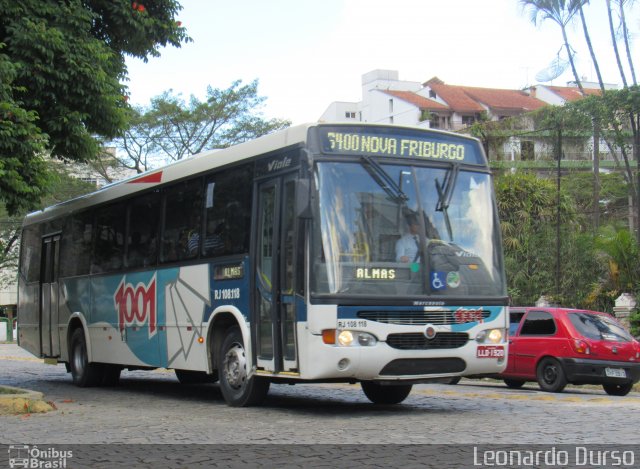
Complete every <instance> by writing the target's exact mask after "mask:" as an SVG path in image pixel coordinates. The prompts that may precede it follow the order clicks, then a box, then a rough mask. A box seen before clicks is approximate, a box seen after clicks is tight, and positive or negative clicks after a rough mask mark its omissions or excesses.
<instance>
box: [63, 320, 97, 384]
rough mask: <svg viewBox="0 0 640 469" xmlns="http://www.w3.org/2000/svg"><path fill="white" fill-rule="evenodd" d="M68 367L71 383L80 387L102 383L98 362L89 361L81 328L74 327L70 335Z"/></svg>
mask: <svg viewBox="0 0 640 469" xmlns="http://www.w3.org/2000/svg"><path fill="white" fill-rule="evenodd" d="M70 355H71V356H70V359H69V367H70V368H71V377H72V378H73V384H75V385H76V386H79V387H81V388H86V387H90V386H98V385H100V384H101V383H102V367H101V365H100V364H99V363H89V356H88V355H87V341H86V339H85V337H84V331H83V330H82V329H80V328H79V329H76V330H75V331H73V334H72V335H71V354H70Z"/></svg>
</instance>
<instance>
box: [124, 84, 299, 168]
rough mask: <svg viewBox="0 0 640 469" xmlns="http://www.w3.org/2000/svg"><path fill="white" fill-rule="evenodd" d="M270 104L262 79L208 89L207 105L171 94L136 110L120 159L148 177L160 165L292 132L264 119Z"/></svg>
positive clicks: (277, 121)
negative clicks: (261, 93) (260, 88)
mask: <svg viewBox="0 0 640 469" xmlns="http://www.w3.org/2000/svg"><path fill="white" fill-rule="evenodd" d="M265 99H266V98H264V97H261V96H258V82H257V80H256V81H253V82H251V83H250V84H248V85H243V84H242V82H241V81H235V82H234V83H232V84H231V86H230V87H229V88H227V89H218V88H212V87H208V88H207V97H206V99H205V100H204V101H200V100H199V99H198V98H196V97H195V96H193V95H192V96H191V97H190V98H189V101H188V102H185V101H184V100H183V99H182V98H181V97H180V96H179V95H174V94H173V93H172V92H171V91H167V92H165V93H163V94H162V95H160V96H157V97H155V98H153V99H152V100H151V105H150V107H149V108H148V109H143V108H136V109H134V110H133V111H132V113H131V116H130V119H131V126H130V128H129V129H128V130H127V131H126V132H125V135H124V137H123V138H122V139H119V140H117V141H116V143H117V144H118V146H119V147H120V149H121V150H123V151H124V153H125V154H126V157H125V158H120V160H121V162H122V163H123V164H124V165H125V166H126V167H129V168H132V169H135V170H137V171H138V172H142V171H145V170H147V169H150V168H151V167H153V166H154V164H155V165H158V164H160V163H161V162H167V161H176V160H181V159H183V158H185V157H187V156H190V155H194V154H196V153H200V152H202V151H204V150H210V149H214V148H226V147H228V146H231V145H235V144H238V143H242V142H245V141H247V140H251V139H254V138H256V137H260V136H262V135H265V134H268V133H270V132H273V131H275V130H280V129H283V128H285V127H288V126H289V125H290V122H288V121H285V120H280V119H271V120H265V119H263V118H262V116H261V114H260V108H261V107H262V105H263V103H264V101H265ZM154 157H155V160H154Z"/></svg>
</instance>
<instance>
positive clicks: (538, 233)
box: [495, 173, 578, 305]
mask: <svg viewBox="0 0 640 469" xmlns="http://www.w3.org/2000/svg"><path fill="white" fill-rule="evenodd" d="M495 189H496V197H497V203H498V211H499V214H500V220H501V226H502V239H503V247H504V251H505V269H506V272H507V281H508V288H509V291H510V292H511V295H512V301H513V303H514V304H523V305H526V304H533V303H534V302H535V300H536V299H537V298H538V297H540V295H542V294H545V295H551V294H553V293H555V291H556V258H557V256H556V219H557V208H556V207H557V186H556V185H555V184H554V182H553V181H551V180H548V179H542V178H538V177H537V176H536V175H535V174H529V173H516V174H507V175H503V176H500V177H498V178H496V182H495ZM560 219H561V222H562V231H561V236H562V248H563V250H564V251H563V252H564V253H565V255H569V254H571V255H573V253H569V252H568V251H569V250H570V249H571V248H572V247H574V246H575V242H574V241H575V239H574V238H575V235H576V230H575V225H576V221H577V219H578V217H577V214H576V211H575V206H574V203H573V201H572V200H571V197H570V196H569V194H567V192H566V191H565V190H562V191H561V197H560ZM568 283H570V282H568ZM563 291H564V290H563Z"/></svg>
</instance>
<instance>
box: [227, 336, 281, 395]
mask: <svg viewBox="0 0 640 469" xmlns="http://www.w3.org/2000/svg"><path fill="white" fill-rule="evenodd" d="M218 375H219V376H218V378H219V380H220V391H221V392H222V396H223V397H224V400H225V401H226V402H227V404H228V405H230V406H232V407H247V406H253V405H258V404H260V403H262V401H264V399H265V397H266V396H267V393H268V392H269V384H270V383H269V381H268V380H266V379H264V378H261V377H259V376H256V375H253V376H251V377H248V375H249V370H248V369H247V357H246V350H245V348H244V341H243V339H242V332H240V328H239V327H238V326H233V327H231V328H229V329H228V330H227V332H226V335H225V337H224V340H223V341H222V345H221V346H220V353H218Z"/></svg>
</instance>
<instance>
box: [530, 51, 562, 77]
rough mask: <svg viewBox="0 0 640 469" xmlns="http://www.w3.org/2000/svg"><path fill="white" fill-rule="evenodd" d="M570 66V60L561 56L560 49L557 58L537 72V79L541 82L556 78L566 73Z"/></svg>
mask: <svg viewBox="0 0 640 469" xmlns="http://www.w3.org/2000/svg"><path fill="white" fill-rule="evenodd" d="M568 66H569V60H568V59H565V58H563V57H561V56H560V51H558V54H557V55H556V58H555V59H553V60H552V61H551V63H550V64H549V66H548V67H546V68H543V69H542V70H540V71H539V72H538V73H536V80H537V81H538V82H540V83H544V82H547V81H551V80H555V79H556V78H558V77H559V76H560V75H562V74H563V73H564V71H565V70H566V69H567V67H568Z"/></svg>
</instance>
